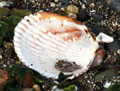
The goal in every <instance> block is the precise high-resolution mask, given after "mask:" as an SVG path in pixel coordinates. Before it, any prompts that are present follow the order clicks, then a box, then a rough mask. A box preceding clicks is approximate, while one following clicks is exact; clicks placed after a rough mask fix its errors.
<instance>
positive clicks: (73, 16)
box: [68, 13, 77, 19]
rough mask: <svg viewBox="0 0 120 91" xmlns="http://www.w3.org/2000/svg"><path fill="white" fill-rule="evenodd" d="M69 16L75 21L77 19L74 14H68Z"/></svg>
mask: <svg viewBox="0 0 120 91" xmlns="http://www.w3.org/2000/svg"><path fill="white" fill-rule="evenodd" d="M68 16H69V17H71V18H73V19H76V18H77V15H76V14H74V13H68Z"/></svg>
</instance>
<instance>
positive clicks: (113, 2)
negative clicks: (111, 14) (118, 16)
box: [107, 0, 120, 12]
mask: <svg viewBox="0 0 120 91" xmlns="http://www.w3.org/2000/svg"><path fill="white" fill-rule="evenodd" d="M107 4H108V6H109V7H110V8H111V9H113V10H116V11H117V12H120V0H107Z"/></svg>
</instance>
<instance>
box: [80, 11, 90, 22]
mask: <svg viewBox="0 0 120 91" xmlns="http://www.w3.org/2000/svg"><path fill="white" fill-rule="evenodd" d="M88 19H89V15H88V12H87V11H86V10H85V9H81V10H80V11H79V13H78V20H80V21H86V20H88Z"/></svg>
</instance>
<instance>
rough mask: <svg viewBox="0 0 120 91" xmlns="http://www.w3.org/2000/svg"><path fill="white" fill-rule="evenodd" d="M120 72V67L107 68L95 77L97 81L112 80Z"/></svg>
mask: <svg viewBox="0 0 120 91" xmlns="http://www.w3.org/2000/svg"><path fill="white" fill-rule="evenodd" d="M118 74H119V70H118V69H107V70H105V71H103V72H101V73H100V74H98V75H97V76H96V77H95V82H101V81H105V80H110V79H112V78H113V77H115V76H117V75H118Z"/></svg>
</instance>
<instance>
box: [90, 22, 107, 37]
mask: <svg viewBox="0 0 120 91" xmlns="http://www.w3.org/2000/svg"><path fill="white" fill-rule="evenodd" d="M89 27H90V28H91V31H92V32H93V33H94V34H95V35H96V36H98V34H99V33H100V32H102V33H105V34H107V33H108V32H107V31H106V28H105V27H103V26H99V25H97V24H95V25H94V24H92V25H90V26H89Z"/></svg>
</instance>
